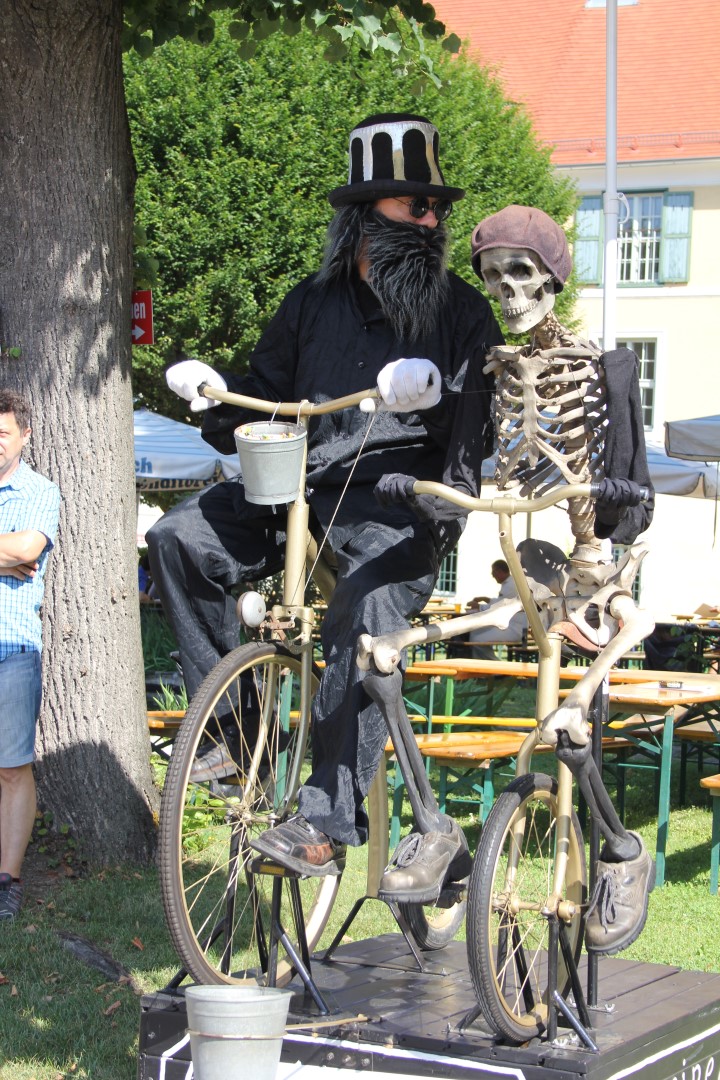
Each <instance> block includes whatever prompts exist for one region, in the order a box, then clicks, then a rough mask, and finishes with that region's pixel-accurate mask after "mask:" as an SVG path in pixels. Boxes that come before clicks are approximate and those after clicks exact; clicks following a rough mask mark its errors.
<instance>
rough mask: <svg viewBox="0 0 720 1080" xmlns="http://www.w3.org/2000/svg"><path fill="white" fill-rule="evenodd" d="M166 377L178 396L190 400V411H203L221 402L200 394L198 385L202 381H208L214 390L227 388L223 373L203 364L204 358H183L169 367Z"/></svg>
mask: <svg viewBox="0 0 720 1080" xmlns="http://www.w3.org/2000/svg"><path fill="white" fill-rule="evenodd" d="M165 378H166V379H167V384H168V386H169V387H170V389H171V390H172V391H173V392H174V393H175V394H177V395H178V397H181V398H184V399H185V401H189V402H190V412H203V410H204V409H210V408H212V406H213V405H219V404H220V402H219V401H210V399H209V398H206V397H201V396H200V394H198V386H200V385H201V384H202V383H207V384H208V386H211V387H212V388H213V389H214V390H227V383H226V382H225V380H224V379H223V377H222V375H218V373H217V371H213V369H212V368H211V367H210V366H209V365H208V364H203V362H202V360H181V361H180V362H179V363H178V364H173V366H172V367H169V368H168V369H167V371H166V372H165Z"/></svg>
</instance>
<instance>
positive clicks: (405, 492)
mask: <svg viewBox="0 0 720 1080" xmlns="http://www.w3.org/2000/svg"><path fill="white" fill-rule="evenodd" d="M414 483H415V479H414V477H412V476H406V475H405V473H386V474H385V476H381V477H380V479H379V480H378V482H377V484H376V485H375V491H374V495H375V498H376V499H377V501H378V502H379V503H380V505H381V506H397V505H398V504H400V505H404V506H409V507H410V509H411V510H412V511H413V513H414V514H415V516H416V517H418V518H420V520H421V521H457V519H458V518H461V517H464V516H465V513H466V511H464V510H461V509H460V508H459V507H457V506H454V505H453V503H450V502H448V501H447V499H441V498H438V496H436V495H415V494H413V484H414Z"/></svg>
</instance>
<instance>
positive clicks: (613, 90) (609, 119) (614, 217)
mask: <svg viewBox="0 0 720 1080" xmlns="http://www.w3.org/2000/svg"><path fill="white" fill-rule="evenodd" d="M605 2H606V17H605V36H606V40H605V195H604V197H603V212H604V217H605V253H604V254H605V259H604V276H603V349H605V350H606V351H607V350H609V349H614V348H615V344H616V333H617V325H616V300H617V261H618V260H617V256H618V242H617V238H618V216H619V205H620V203H619V199H618V190H617V0H605Z"/></svg>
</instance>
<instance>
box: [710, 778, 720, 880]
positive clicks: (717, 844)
mask: <svg viewBox="0 0 720 1080" xmlns="http://www.w3.org/2000/svg"><path fill="white" fill-rule="evenodd" d="M712 808H713V816H712V846H711V848H710V892H711V893H712V895H713V896H717V892H718V867H719V866H720V795H713V796H712Z"/></svg>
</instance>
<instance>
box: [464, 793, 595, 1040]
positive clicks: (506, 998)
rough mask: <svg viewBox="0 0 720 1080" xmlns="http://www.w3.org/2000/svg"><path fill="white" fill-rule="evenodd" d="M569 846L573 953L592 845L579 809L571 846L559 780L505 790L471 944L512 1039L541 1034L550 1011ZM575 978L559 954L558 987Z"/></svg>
mask: <svg viewBox="0 0 720 1080" xmlns="http://www.w3.org/2000/svg"><path fill="white" fill-rule="evenodd" d="M564 848H567V871H566V874H565V886H564V891H563V894H562V897H561V907H560V914H561V919H562V922H563V923H564V925H565V927H566V930H567V934H568V942H569V945H570V950H571V953H572V955H573V956H574V958H575V961H576V962H577V960H578V957H579V956H580V950H581V947H582V914H581V905H582V903H583V902H584V900H585V850H584V846H583V840H582V834H581V831H580V824H579V822H578V820H577V815H576V814H575V812H574V811H573V813H572V820H571V824H570V830H569V836H568V841H567V844H564V843H560V842H559V838H558V827H557V784H556V782H555V780H553V779H552V778H551V777H549V776H544V775H542V774H538V773H535V774H528V775H527V776H520V777H518V778H517V779H516V780H514V781H513V782H512V783H511V784H510V785H509V786H508V787H507V788H506V790H505V791H504V792H503V793H502V794H501V795H500V796H499V798H498V799H497V802H496V803H495V805H494V806H493V809H492V811H491V813H490V815H489V817H488V819H487V821H486V822H485V825H484V827H483V831H482V834H481V837H480V843H479V845H478V849H477V853H476V856H475V862H474V865H473V870H472V874H471V877H470V890H469V897H468V927H467V945H468V961H469V966H470V974H471V976H472V981H473V986H474V988H475V993H476V995H477V999H478V1002H479V1004H480V1007H481V1010H482V1013H483V1016H484V1018H485V1020H486V1021H487V1023H488V1024H489V1025H490V1027H491V1028H492V1030H493V1031H494V1032H496V1033H497V1034H498V1035H499V1036H500V1037H501V1038H503V1039H505V1040H506V1041H508V1042H511V1043H522V1042H526V1041H527V1040H528V1039H531V1038H533V1037H534V1036H536V1035H538V1034H540V1032H542V1031H543V1030H544V1028H545V1026H546V1023H547V1016H548V967H547V947H548V933H549V923H548V919H547V917H546V916H545V915H544V914H543V911H545V910H547V906H548V900H549V898H550V896H551V893H552V885H553V871H554V866H555V861H556V858H557V857H558V855H564V854H565V852H564V851H561V850H560V849H564ZM569 984H570V976H569V973H568V970H567V967H566V966H565V964H564V962H563V956H562V953H561V952H560V953H559V957H558V978H557V988H558V990H559V991H560V993H561V994H563V995H564V994H565V993H566V992H567V989H568V986H569Z"/></svg>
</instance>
